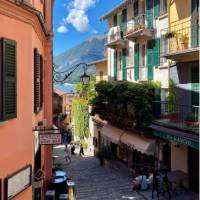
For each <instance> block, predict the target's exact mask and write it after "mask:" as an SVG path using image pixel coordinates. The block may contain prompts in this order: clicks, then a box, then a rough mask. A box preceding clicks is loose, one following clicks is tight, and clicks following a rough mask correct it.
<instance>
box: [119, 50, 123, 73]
mask: <svg viewBox="0 0 200 200" xmlns="http://www.w3.org/2000/svg"><path fill="white" fill-rule="evenodd" d="M119 70H122V52H121V51H119Z"/></svg>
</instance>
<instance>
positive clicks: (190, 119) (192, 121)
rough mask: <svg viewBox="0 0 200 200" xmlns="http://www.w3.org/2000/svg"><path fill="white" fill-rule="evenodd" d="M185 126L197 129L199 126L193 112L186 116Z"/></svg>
mask: <svg viewBox="0 0 200 200" xmlns="http://www.w3.org/2000/svg"><path fill="white" fill-rule="evenodd" d="M185 124H186V125H187V126H188V127H192V128H198V126H199V122H198V118H197V117H195V114H194V113H193V112H190V113H188V115H187V117H186V119H185Z"/></svg>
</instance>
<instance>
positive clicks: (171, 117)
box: [169, 114, 178, 123]
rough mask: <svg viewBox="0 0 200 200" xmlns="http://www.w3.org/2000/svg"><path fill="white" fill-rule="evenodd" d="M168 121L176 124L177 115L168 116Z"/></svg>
mask: <svg viewBox="0 0 200 200" xmlns="http://www.w3.org/2000/svg"><path fill="white" fill-rule="evenodd" d="M169 121H170V122H173V123H175V122H178V114H170V115H169Z"/></svg>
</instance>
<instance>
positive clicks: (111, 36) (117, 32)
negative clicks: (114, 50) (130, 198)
mask: <svg viewBox="0 0 200 200" xmlns="http://www.w3.org/2000/svg"><path fill="white" fill-rule="evenodd" d="M111 29H112V30H110V31H112V32H113V33H109V32H110V31H108V33H107V43H111V42H114V41H117V40H122V39H123V32H122V30H121V27H120V26H117V27H112V28H111Z"/></svg>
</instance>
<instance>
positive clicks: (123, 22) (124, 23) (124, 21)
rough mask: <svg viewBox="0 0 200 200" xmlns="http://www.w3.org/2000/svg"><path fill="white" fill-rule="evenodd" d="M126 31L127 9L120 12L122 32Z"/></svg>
mask: <svg viewBox="0 0 200 200" xmlns="http://www.w3.org/2000/svg"><path fill="white" fill-rule="evenodd" d="M126 30H127V9H124V10H123V11H122V32H126Z"/></svg>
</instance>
